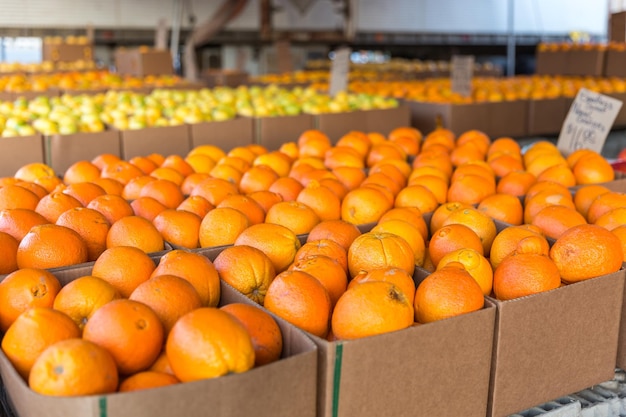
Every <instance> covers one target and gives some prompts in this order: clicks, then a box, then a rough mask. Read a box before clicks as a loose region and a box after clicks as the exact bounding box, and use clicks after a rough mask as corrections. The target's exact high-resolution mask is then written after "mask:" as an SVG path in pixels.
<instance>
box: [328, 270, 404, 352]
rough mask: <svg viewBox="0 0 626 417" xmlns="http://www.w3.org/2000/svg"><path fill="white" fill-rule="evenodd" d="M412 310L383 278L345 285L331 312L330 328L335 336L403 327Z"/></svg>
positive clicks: (357, 335) (363, 334)
mask: <svg viewBox="0 0 626 417" xmlns="http://www.w3.org/2000/svg"><path fill="white" fill-rule="evenodd" d="M413 316H414V311H413V307H412V305H411V303H410V302H409V300H408V298H407V297H406V295H405V294H404V293H403V292H402V291H401V290H400V289H399V288H398V287H396V286H395V285H394V284H392V283H390V282H385V281H370V282H363V283H360V284H358V285H355V286H353V287H351V288H350V289H348V290H347V291H346V292H345V293H344V294H343V295H342V296H341V298H339V301H337V305H336V306H335V309H334V310H333V314H332V331H333V335H334V336H335V338H337V339H339V340H346V339H348V340H349V339H358V338H361V337H367V336H374V335H378V334H384V333H389V332H393V331H397V330H402V329H405V328H407V327H409V326H411V325H412V324H413Z"/></svg>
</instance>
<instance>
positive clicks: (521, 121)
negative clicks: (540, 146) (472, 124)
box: [484, 100, 528, 139]
mask: <svg viewBox="0 0 626 417" xmlns="http://www.w3.org/2000/svg"><path fill="white" fill-rule="evenodd" d="M485 106H486V108H487V113H488V126H487V129H486V130H485V131H484V132H485V133H486V134H487V135H488V136H490V137H491V138H494V139H495V138H499V137H502V136H509V137H513V138H518V137H523V136H526V135H527V133H528V100H515V101H500V102H489V103H485Z"/></svg>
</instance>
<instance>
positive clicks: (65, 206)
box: [0, 190, 83, 223]
mask: <svg viewBox="0 0 626 417" xmlns="http://www.w3.org/2000/svg"><path fill="white" fill-rule="evenodd" d="M0 191H1V190H0ZM75 207H83V205H82V204H81V202H80V201H78V200H77V199H76V198H74V197H72V196H71V195H69V194H65V193H63V192H61V191H56V192H53V193H51V194H48V195H46V196H45V197H44V198H42V199H41V200H39V203H37V207H36V208H35V211H36V212H37V213H39V214H41V215H42V216H43V217H45V218H46V220H48V221H49V222H50V223H56V221H57V220H58V218H59V216H60V215H61V214H63V213H65V212H66V211H67V210H69V209H72V208H75Z"/></svg>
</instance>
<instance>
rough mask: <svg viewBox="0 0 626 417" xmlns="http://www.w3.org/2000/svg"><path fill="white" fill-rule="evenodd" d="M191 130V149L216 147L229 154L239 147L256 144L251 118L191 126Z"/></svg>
mask: <svg viewBox="0 0 626 417" xmlns="http://www.w3.org/2000/svg"><path fill="white" fill-rule="evenodd" d="M189 129H190V135H191V149H193V148H195V147H196V146H200V145H215V146H218V147H220V148H221V149H223V150H224V151H225V152H228V151H230V150H231V149H233V148H235V147H237V146H246V145H250V144H252V143H254V123H253V121H252V119H251V118H249V117H238V118H236V119H232V120H224V121H220V122H206V123H196V124H191V125H189Z"/></svg>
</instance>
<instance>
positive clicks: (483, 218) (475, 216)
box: [443, 207, 497, 254]
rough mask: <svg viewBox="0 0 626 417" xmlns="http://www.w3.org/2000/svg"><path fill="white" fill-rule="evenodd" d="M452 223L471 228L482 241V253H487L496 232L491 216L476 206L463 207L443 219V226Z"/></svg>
mask: <svg viewBox="0 0 626 417" xmlns="http://www.w3.org/2000/svg"><path fill="white" fill-rule="evenodd" d="M454 223H458V224H464V225H465V226H467V227H469V228H470V229H472V230H473V231H474V232H475V233H476V235H478V237H479V238H480V241H481V242H482V245H483V254H489V251H490V250H491V244H492V243H493V239H494V238H495V237H496V233H497V231H496V224H495V223H494V221H493V219H492V218H491V217H489V216H488V215H487V214H485V213H483V212H482V211H479V210H478V209H476V208H473V207H471V208H464V209H461V210H455V211H453V212H452V213H450V215H449V216H448V217H447V218H446V219H445V220H444V221H443V227H445V226H447V225H450V224H454Z"/></svg>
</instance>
